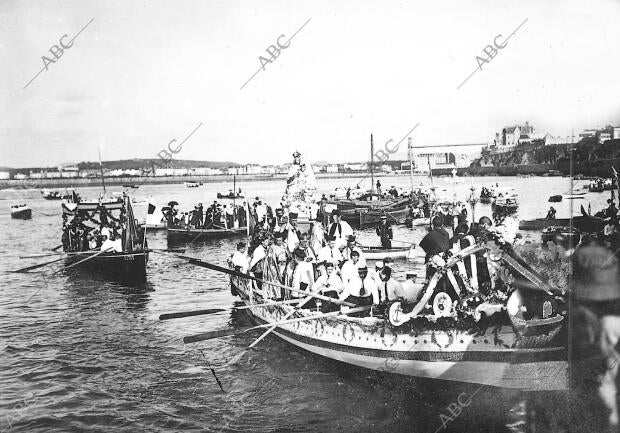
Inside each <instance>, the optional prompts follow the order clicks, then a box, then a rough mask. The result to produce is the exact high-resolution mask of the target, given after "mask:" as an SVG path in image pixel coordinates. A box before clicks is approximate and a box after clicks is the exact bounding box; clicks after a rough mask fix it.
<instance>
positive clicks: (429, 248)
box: [420, 216, 450, 263]
mask: <svg viewBox="0 0 620 433" xmlns="http://www.w3.org/2000/svg"><path fill="white" fill-rule="evenodd" d="M432 227H433V228H432V230H431V231H430V232H429V233H428V234H427V235H426V236H424V238H423V239H422V240H421V241H420V248H422V249H423V250H424V252H425V253H426V256H425V258H424V262H425V263H428V261H429V260H430V259H431V257H433V256H434V255H436V254H442V253H445V252H446V251H448V249H449V248H450V243H449V242H450V235H449V234H448V232H447V231H446V230H445V229H444V228H443V218H442V217H441V216H435V217H434V218H433V221H432Z"/></svg>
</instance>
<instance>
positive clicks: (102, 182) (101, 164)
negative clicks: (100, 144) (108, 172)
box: [97, 149, 105, 195]
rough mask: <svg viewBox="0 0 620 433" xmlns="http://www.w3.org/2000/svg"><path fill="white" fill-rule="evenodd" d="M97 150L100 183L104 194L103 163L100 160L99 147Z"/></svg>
mask: <svg viewBox="0 0 620 433" xmlns="http://www.w3.org/2000/svg"><path fill="white" fill-rule="evenodd" d="M97 151H98V152H99V169H100V170H101V185H103V194H104V195H105V181H104V180H103V163H102V162H101V149H97Z"/></svg>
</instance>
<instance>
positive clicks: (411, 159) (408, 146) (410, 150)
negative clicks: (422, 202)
mask: <svg viewBox="0 0 620 433" xmlns="http://www.w3.org/2000/svg"><path fill="white" fill-rule="evenodd" d="M407 148H408V149H409V177H410V178H411V192H413V144H412V140H411V137H409V143H408V144H407Z"/></svg>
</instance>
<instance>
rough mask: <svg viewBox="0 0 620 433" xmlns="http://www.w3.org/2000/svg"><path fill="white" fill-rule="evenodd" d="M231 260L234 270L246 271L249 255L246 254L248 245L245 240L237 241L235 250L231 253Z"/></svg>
mask: <svg viewBox="0 0 620 433" xmlns="http://www.w3.org/2000/svg"><path fill="white" fill-rule="evenodd" d="M231 262H232V265H233V266H234V267H235V270H237V271H239V272H243V273H244V274H245V273H246V272H247V271H248V267H249V265H250V257H249V256H248V247H247V245H246V244H245V242H239V243H238V244H237V251H235V253H234V254H233V256H232V259H231Z"/></svg>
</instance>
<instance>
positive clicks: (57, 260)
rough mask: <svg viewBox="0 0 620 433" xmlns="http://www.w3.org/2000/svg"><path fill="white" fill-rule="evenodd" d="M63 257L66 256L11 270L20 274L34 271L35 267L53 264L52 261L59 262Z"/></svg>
mask: <svg viewBox="0 0 620 433" xmlns="http://www.w3.org/2000/svg"><path fill="white" fill-rule="evenodd" d="M63 258H64V257H61V258H59V259H56V260H52V261H49V262H45V263H39V264H38V265H32V266H28V267H25V268H21V269H18V270H16V271H11V272H14V273H18V274H23V273H25V272H28V271H32V270H33V269H37V268H42V267H43V266H47V265H51V264H52V263H56V262H59V261H61V260H62V259H63Z"/></svg>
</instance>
